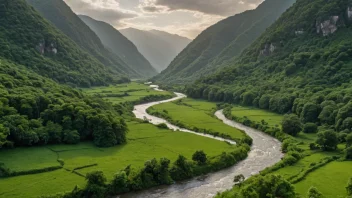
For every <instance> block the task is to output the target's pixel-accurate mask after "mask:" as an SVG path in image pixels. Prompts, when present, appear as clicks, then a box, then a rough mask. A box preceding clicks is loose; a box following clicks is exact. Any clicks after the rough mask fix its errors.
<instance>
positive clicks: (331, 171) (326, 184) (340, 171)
mask: <svg viewBox="0 0 352 198" xmlns="http://www.w3.org/2000/svg"><path fill="white" fill-rule="evenodd" d="M351 166H352V163H351V162H331V163H329V164H327V165H326V166H323V167H321V168H319V169H317V170H315V171H313V172H312V173H310V174H309V175H308V176H307V177H306V178H305V179H304V180H302V181H301V182H299V183H297V184H295V185H294V186H295V188H296V191H297V192H298V193H299V194H301V195H305V194H306V192H307V191H308V189H309V188H310V187H311V186H314V187H316V188H318V189H319V191H320V192H322V193H323V195H324V196H325V197H346V196H347V191H346V184H347V182H348V180H349V178H350V177H351V176H352V170H351Z"/></svg>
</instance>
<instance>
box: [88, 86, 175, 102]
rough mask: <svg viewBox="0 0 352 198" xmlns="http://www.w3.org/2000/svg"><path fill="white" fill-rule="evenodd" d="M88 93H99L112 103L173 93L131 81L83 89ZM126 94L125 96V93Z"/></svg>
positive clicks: (171, 94)
mask: <svg viewBox="0 0 352 198" xmlns="http://www.w3.org/2000/svg"><path fill="white" fill-rule="evenodd" d="M82 90H83V91H84V92H85V93H86V94H88V95H92V96H94V95H99V96H100V97H102V98H104V99H107V100H109V101H110V102H112V103H121V102H128V101H136V100H139V99H141V98H142V97H144V96H148V95H170V96H173V93H171V92H167V91H162V92H161V91H156V90H154V89H152V88H151V87H149V85H144V84H140V83H137V82H131V83H129V84H119V85H115V86H109V87H93V88H88V89H82ZM109 94H115V95H116V94H119V95H121V97H112V96H109ZM125 94H126V96H123V95H125Z"/></svg>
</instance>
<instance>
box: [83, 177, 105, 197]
mask: <svg viewBox="0 0 352 198" xmlns="http://www.w3.org/2000/svg"><path fill="white" fill-rule="evenodd" d="M86 180H87V185H86V191H87V193H88V195H89V196H88V197H97V198H104V197H105V182H106V177H105V176H104V174H103V172H102V171H94V172H91V173H87V175H86Z"/></svg>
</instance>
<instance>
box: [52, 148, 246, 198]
mask: <svg viewBox="0 0 352 198" xmlns="http://www.w3.org/2000/svg"><path fill="white" fill-rule="evenodd" d="M249 150H250V147H249V146H248V145H245V144H244V145H240V146H238V147H236V148H235V150H234V151H232V152H230V153H225V152H224V153H222V154H221V155H219V156H216V157H208V156H207V155H206V153H204V152H203V151H196V152H195V153H194V154H193V156H192V160H189V159H187V158H186V157H184V156H182V155H179V157H178V158H177V160H176V161H175V162H173V163H171V161H170V160H169V159H167V158H161V159H160V160H157V159H152V160H150V161H147V162H146V163H145V164H144V167H143V168H141V169H140V170H135V169H133V168H132V167H131V166H128V167H126V168H125V169H124V170H121V171H119V172H118V173H116V174H115V176H114V178H113V180H112V181H111V182H109V183H107V180H106V177H105V175H104V174H103V172H101V171H95V172H91V173H88V174H87V175H86V180H87V184H86V186H85V187H84V188H83V189H79V188H77V187H76V188H75V189H74V190H73V191H72V192H70V193H67V194H64V195H54V196H49V197H52V198H53V197H57V198H58V197H64V198H77V197H101V198H103V197H108V196H113V195H118V194H123V193H127V192H130V191H138V190H143V189H147V188H151V187H154V186H159V185H169V184H172V183H174V182H176V181H182V180H186V179H190V178H192V177H195V176H200V175H204V174H207V173H209V172H214V171H218V170H221V169H224V168H227V167H230V166H232V165H234V164H236V163H237V162H239V161H241V160H243V159H245V158H246V157H247V152H248V151H249Z"/></svg>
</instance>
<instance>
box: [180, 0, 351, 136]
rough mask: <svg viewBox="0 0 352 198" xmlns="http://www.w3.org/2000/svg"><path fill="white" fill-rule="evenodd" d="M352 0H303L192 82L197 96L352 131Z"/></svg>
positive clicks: (189, 88) (193, 90)
mask: <svg viewBox="0 0 352 198" xmlns="http://www.w3.org/2000/svg"><path fill="white" fill-rule="evenodd" d="M351 22H352V2H351V1H349V0H336V1H326V0H297V2H296V3H295V4H294V6H293V7H291V8H290V9H289V10H288V11H287V12H285V13H284V14H283V15H282V16H281V17H280V19H278V21H277V22H276V23H275V24H273V25H272V26H271V27H270V28H269V29H267V30H266V31H265V33H264V34H263V35H262V36H261V37H260V38H259V39H257V40H256V41H255V42H254V43H253V44H252V45H251V46H250V47H249V48H248V49H246V50H245V51H244V52H243V53H242V55H241V57H240V58H239V61H238V62H237V63H236V62H234V63H232V64H233V65H232V66H231V67H229V68H226V69H223V70H221V71H220V72H218V73H216V74H213V75H211V76H209V77H207V78H203V79H201V80H199V81H198V82H197V83H196V84H193V85H190V86H188V87H187V93H188V94H189V95H190V96H192V97H196V98H205V99H209V100H214V101H225V102H232V103H241V104H244V105H253V106H257V107H260V108H262V109H268V110H271V111H274V112H278V113H288V112H292V113H295V114H297V115H298V116H300V118H301V120H302V122H304V123H306V122H313V123H320V124H321V125H325V124H327V125H332V126H334V127H333V128H335V129H336V130H337V131H346V132H347V133H349V132H351V120H352V102H351V101H352V84H351V83H352V81H351V79H352V50H351V49H352V38H351V35H352V24H351Z"/></svg>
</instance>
